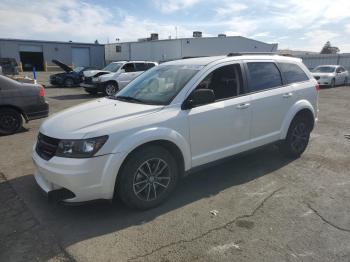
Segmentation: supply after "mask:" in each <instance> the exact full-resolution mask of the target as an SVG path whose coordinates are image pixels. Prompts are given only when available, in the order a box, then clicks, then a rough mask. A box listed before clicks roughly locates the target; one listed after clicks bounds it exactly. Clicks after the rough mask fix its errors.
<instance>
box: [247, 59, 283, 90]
mask: <svg viewBox="0 0 350 262" xmlns="http://www.w3.org/2000/svg"><path fill="white" fill-rule="evenodd" d="M247 65H248V70H249V75H250V81H249V87H250V91H251V92H255V91H260V90H264V89H269V88H273V87H277V86H281V85H282V79H281V74H280V71H279V70H278V68H277V66H276V65H275V64H274V63H272V62H251V63H247Z"/></svg>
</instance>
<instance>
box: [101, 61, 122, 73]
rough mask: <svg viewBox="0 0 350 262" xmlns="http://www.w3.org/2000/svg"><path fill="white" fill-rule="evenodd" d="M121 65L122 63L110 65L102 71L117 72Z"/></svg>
mask: <svg viewBox="0 0 350 262" xmlns="http://www.w3.org/2000/svg"><path fill="white" fill-rule="evenodd" d="M122 65H123V63H110V64H109V65H107V66H106V67H105V68H103V69H102V70H103V71H110V72H117V71H118V69H119V68H120V67H121V66H122Z"/></svg>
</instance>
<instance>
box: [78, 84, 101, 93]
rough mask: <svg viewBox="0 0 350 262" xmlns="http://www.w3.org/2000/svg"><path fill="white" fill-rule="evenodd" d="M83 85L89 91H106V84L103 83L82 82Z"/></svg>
mask: <svg viewBox="0 0 350 262" xmlns="http://www.w3.org/2000/svg"><path fill="white" fill-rule="evenodd" d="M80 86H81V87H83V88H84V89H85V90H86V91H87V92H89V91H91V92H103V91H104V84H103V83H94V84H85V83H83V84H80Z"/></svg>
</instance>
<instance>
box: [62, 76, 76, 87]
mask: <svg viewBox="0 0 350 262" xmlns="http://www.w3.org/2000/svg"><path fill="white" fill-rule="evenodd" d="M64 86H65V87H73V86H74V80H73V79H72V78H66V80H64Z"/></svg>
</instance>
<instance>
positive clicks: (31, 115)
mask: <svg viewBox="0 0 350 262" xmlns="http://www.w3.org/2000/svg"><path fill="white" fill-rule="evenodd" d="M25 114H26V121H30V120H34V119H39V118H44V117H47V116H48V115H49V104H48V103H47V102H44V103H42V104H39V105H36V106H32V107H30V108H29V109H28V110H26V112H25Z"/></svg>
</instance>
